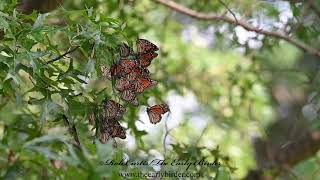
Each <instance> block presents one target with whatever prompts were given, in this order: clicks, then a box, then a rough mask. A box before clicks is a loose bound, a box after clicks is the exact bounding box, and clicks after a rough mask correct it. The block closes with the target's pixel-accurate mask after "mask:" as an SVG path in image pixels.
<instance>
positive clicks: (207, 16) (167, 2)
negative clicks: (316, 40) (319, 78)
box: [154, 0, 320, 57]
mask: <svg viewBox="0 0 320 180" xmlns="http://www.w3.org/2000/svg"><path fill="white" fill-rule="evenodd" d="M154 1H155V2H157V3H159V4H162V5H164V6H166V7H168V8H170V9H172V10H174V11H176V12H179V13H182V14H185V15H188V16H190V17H193V18H196V19H200V20H205V21H223V22H226V23H229V24H234V25H239V26H241V27H243V28H244V29H246V30H248V31H253V32H256V33H258V34H263V35H266V36H270V37H274V38H278V39H282V40H284V41H287V42H288V43H291V44H293V45H295V46H297V47H298V48H300V49H302V50H303V51H305V52H307V53H310V54H314V55H316V56H318V57H320V50H318V49H315V48H313V47H312V46H309V45H308V44H306V43H304V42H303V41H300V40H299V39H296V38H293V37H290V36H288V35H286V34H285V33H283V32H276V31H267V30H263V29H260V28H258V27H255V26H253V25H252V24H250V23H248V22H247V21H245V20H243V19H238V20H236V19H234V18H233V17H230V16H226V15H220V14H216V13H201V12H197V11H194V10H192V9H189V8H187V7H185V6H182V5H180V4H178V3H176V2H174V1H172V0H154Z"/></svg>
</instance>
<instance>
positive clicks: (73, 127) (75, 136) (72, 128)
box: [62, 115, 81, 150]
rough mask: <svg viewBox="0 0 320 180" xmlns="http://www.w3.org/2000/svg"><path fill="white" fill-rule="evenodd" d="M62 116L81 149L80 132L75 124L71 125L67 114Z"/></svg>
mask: <svg viewBox="0 0 320 180" xmlns="http://www.w3.org/2000/svg"><path fill="white" fill-rule="evenodd" d="M62 118H63V120H64V123H65V125H66V126H67V127H68V131H69V133H70V135H71V136H73V139H74V141H75V142H76V147H77V148H78V149H80V150H81V144H80V141H79V137H78V132H77V129H76V126H75V124H73V125H71V124H70V122H69V120H68V118H67V116H65V115H63V116H62Z"/></svg>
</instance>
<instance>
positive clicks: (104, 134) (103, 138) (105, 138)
mask: <svg viewBox="0 0 320 180" xmlns="http://www.w3.org/2000/svg"><path fill="white" fill-rule="evenodd" d="M110 137H111V136H110V135H109V133H107V132H103V131H102V132H101V134H100V142H101V143H102V144H105V143H107V142H108V141H109V139H110Z"/></svg>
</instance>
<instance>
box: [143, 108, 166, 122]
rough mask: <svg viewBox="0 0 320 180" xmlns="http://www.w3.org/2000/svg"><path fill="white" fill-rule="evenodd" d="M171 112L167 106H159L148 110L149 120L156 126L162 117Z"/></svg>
mask: <svg viewBox="0 0 320 180" xmlns="http://www.w3.org/2000/svg"><path fill="white" fill-rule="evenodd" d="M168 111H169V106H168V105H167V104H157V105H154V106H152V107H149V108H147V113H148V116H149V120H150V122H151V123H152V124H156V123H158V122H160V121H161V119H162V115H163V114H165V113H166V112H168Z"/></svg>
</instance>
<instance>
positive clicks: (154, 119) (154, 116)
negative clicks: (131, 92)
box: [147, 109, 161, 124]
mask: <svg viewBox="0 0 320 180" xmlns="http://www.w3.org/2000/svg"><path fill="white" fill-rule="evenodd" d="M147 114H148V116H149V120H150V122H151V123H152V124H157V123H158V122H160V121H161V114H159V113H157V112H156V111H154V110H152V109H147Z"/></svg>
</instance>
